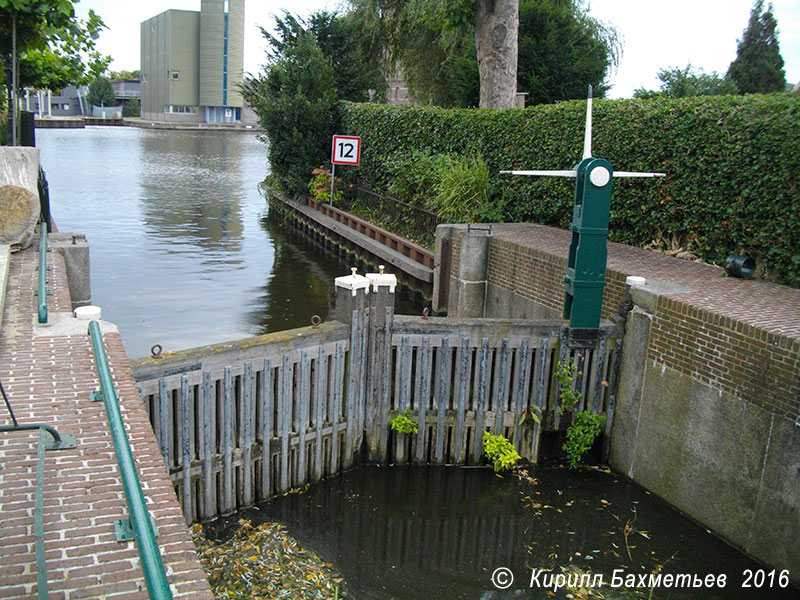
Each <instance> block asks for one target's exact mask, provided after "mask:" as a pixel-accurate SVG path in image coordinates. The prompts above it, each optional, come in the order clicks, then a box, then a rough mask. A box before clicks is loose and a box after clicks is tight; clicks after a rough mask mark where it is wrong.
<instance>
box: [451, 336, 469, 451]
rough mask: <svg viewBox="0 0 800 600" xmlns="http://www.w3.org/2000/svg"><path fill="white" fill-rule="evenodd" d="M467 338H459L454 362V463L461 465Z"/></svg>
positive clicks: (466, 376) (467, 382)
mask: <svg viewBox="0 0 800 600" xmlns="http://www.w3.org/2000/svg"><path fill="white" fill-rule="evenodd" d="M470 354H471V351H470V347H469V338H468V337H462V338H461V347H460V348H459V349H458V353H457V357H456V360H457V361H458V381H457V382H456V385H457V386H458V392H457V393H458V405H457V408H456V440H455V462H456V463H463V462H464V458H465V455H466V447H465V440H464V438H465V435H464V434H465V431H464V412H465V408H466V407H465V404H466V401H467V392H468V387H469V381H468V377H469V362H470Z"/></svg>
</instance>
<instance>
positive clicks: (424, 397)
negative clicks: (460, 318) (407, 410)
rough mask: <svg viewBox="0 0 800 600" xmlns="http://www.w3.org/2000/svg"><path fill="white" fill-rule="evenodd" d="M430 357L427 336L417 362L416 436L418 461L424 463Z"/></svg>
mask: <svg viewBox="0 0 800 600" xmlns="http://www.w3.org/2000/svg"><path fill="white" fill-rule="evenodd" d="M430 358H431V339H430V338H429V337H427V336H425V337H424V338H422V347H421V348H420V354H419V361H418V364H417V369H418V371H417V377H416V379H417V381H419V392H418V396H417V407H418V412H419V414H418V416H417V436H416V456H415V458H416V461H417V463H420V464H422V463H424V462H425V459H426V446H427V441H428V439H427V432H428V426H427V424H426V423H425V414H426V412H427V408H428V402H429V388H430V377H431V373H430Z"/></svg>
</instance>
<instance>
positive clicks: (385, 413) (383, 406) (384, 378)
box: [378, 306, 394, 462]
mask: <svg viewBox="0 0 800 600" xmlns="http://www.w3.org/2000/svg"><path fill="white" fill-rule="evenodd" d="M393 315H394V307H393V306H387V307H386V318H385V320H384V324H383V347H382V352H383V356H382V359H383V364H382V367H381V382H380V395H379V397H378V402H379V408H378V412H379V414H380V430H379V432H378V435H379V438H378V458H379V460H380V462H384V461H385V460H386V451H387V446H388V440H389V391H390V390H391V376H392V364H391V363H392V331H391V328H392V317H393Z"/></svg>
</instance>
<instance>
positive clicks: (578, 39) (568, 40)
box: [518, 0, 620, 104]
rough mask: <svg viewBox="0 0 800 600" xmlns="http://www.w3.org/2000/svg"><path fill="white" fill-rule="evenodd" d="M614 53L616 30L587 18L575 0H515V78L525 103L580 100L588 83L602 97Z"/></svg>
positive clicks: (597, 96) (596, 94)
mask: <svg viewBox="0 0 800 600" xmlns="http://www.w3.org/2000/svg"><path fill="white" fill-rule="evenodd" d="M619 52H620V44H619V40H618V36H617V33H616V31H615V30H614V29H613V28H611V27H608V26H605V25H603V24H602V23H600V22H599V21H597V20H596V19H593V18H592V17H590V16H589V15H588V12H587V10H586V8H585V7H584V6H583V3H582V2H581V1H574V0H521V1H520V5H519V73H518V80H519V90H520V91H522V92H527V93H528V98H527V103H528V104H549V103H552V102H556V101H559V100H572V99H578V98H583V97H585V95H586V86H587V85H589V84H591V85H592V87H593V90H594V96H595V97H596V98H602V97H604V96H605V94H606V92H607V91H608V87H609V86H608V84H607V83H606V77H607V76H608V74H609V70H610V69H611V68H612V67H613V66H614V65H616V63H617V60H618V55H619Z"/></svg>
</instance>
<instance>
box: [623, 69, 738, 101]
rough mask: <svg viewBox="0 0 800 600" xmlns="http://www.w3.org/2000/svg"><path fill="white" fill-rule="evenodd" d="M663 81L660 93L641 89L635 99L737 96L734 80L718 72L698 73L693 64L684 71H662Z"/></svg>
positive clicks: (634, 95)
mask: <svg viewBox="0 0 800 600" xmlns="http://www.w3.org/2000/svg"><path fill="white" fill-rule="evenodd" d="M658 78H659V79H660V80H661V89H660V91H653V90H646V89H644V88H639V89H637V90H635V91H634V92H633V97H634V98H654V97H656V96H666V97H668V98H685V97H687V96H721V95H724V94H735V93H737V92H738V88H737V87H736V84H735V83H734V82H733V80H731V79H729V78H727V77H720V76H719V75H718V74H717V73H716V71H712V72H711V73H704V72H703V70H702V69H700V70H699V72H696V71H695V69H694V68H693V67H692V65H691V64H689V65H686V67H684V68H683V69H680V68H678V67H674V68H672V69H661V70H660V71H659V72H658Z"/></svg>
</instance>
